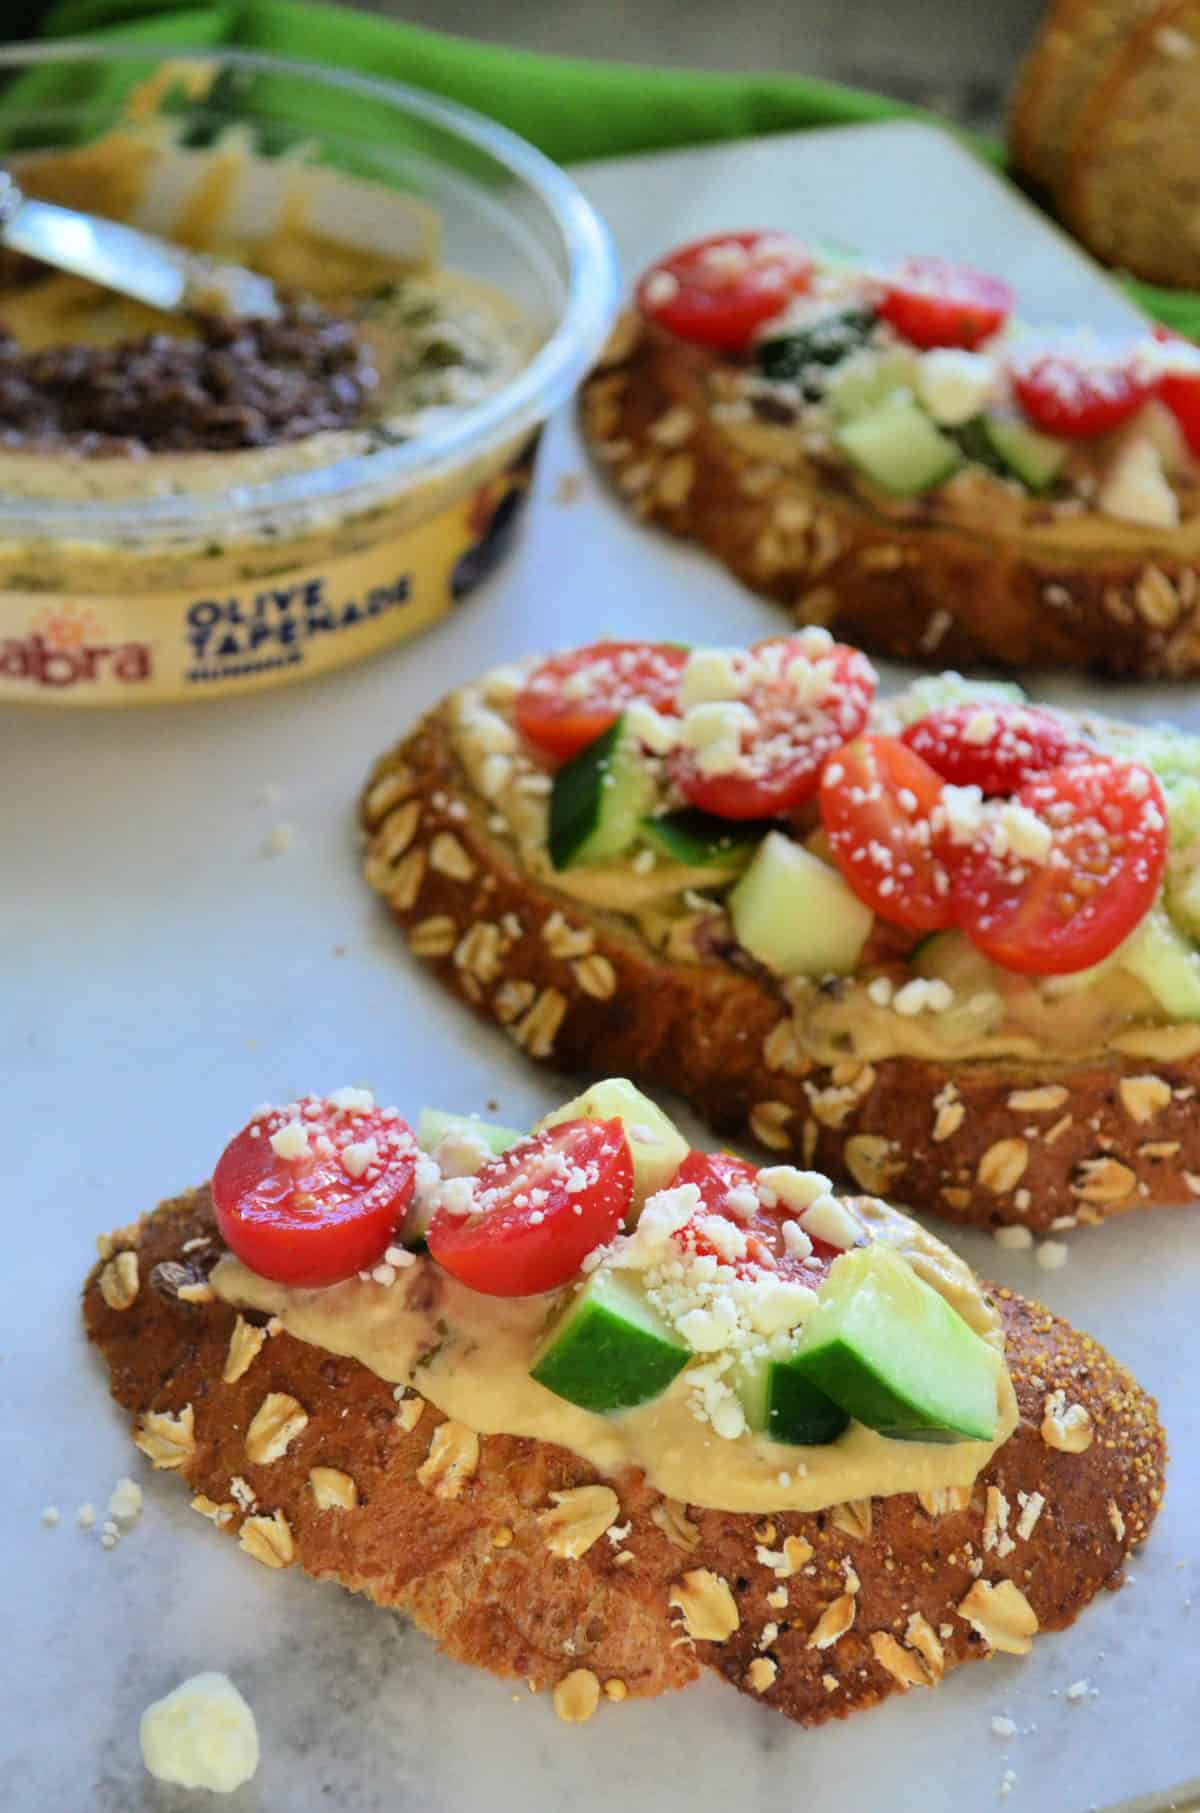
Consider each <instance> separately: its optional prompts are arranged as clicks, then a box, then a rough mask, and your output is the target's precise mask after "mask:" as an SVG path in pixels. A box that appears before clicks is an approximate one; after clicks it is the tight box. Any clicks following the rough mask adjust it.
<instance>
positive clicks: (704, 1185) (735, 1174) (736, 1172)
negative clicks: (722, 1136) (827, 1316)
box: [670, 1152, 840, 1290]
mask: <svg viewBox="0 0 1200 1813" xmlns="http://www.w3.org/2000/svg"><path fill="white" fill-rule="evenodd" d="M757 1178H758V1171H757V1170H756V1168H755V1167H754V1166H753V1165H748V1164H747V1163H746V1161H745V1159H742V1158H735V1157H734V1156H733V1154H732V1153H730V1152H689V1153H688V1155H687V1157H686V1158H685V1159H684V1161H683V1163H682V1164H681V1165H680V1167H679V1169H678V1171H677V1172H676V1173H675V1176H674V1178H673V1179H672V1182H671V1186H670V1187H671V1188H672V1189H673V1190H674V1189H676V1188H677V1187H678V1186H679V1185H680V1184H685V1183H693V1184H695V1185H696V1188H697V1189H698V1190H699V1192H700V1201H701V1203H702V1205H703V1206H702V1208H701V1210H700V1215H702V1216H707V1215H721V1216H724V1217H725V1218H726V1219H727V1220H729V1221H732V1222H733V1223H734V1225H735V1226H736V1227H739V1228H740V1229H741V1230H742V1233H743V1234H744V1235H745V1237H746V1253H745V1256H744V1257H739V1258H736V1259H734V1260H732V1261H731V1260H729V1259H728V1258H727V1257H726V1256H725V1255H724V1254H723V1253H722V1252H721V1251H720V1249H719V1248H718V1246H717V1245H716V1244H715V1242H713V1241H712V1240H711V1239H710V1238H709V1237H708V1236H707V1235H706V1234H705V1232H704V1229H703V1227H698V1226H697V1225H696V1224H695V1222H689V1223H688V1224H687V1226H686V1227H684V1228H682V1229H681V1230H680V1232H679V1233H678V1234H677V1235H676V1237H675V1238H676V1239H677V1240H678V1242H679V1243H680V1245H682V1246H684V1247H686V1248H687V1249H688V1250H689V1251H692V1252H700V1253H712V1254H713V1255H714V1256H715V1257H716V1258H718V1259H720V1260H721V1262H722V1263H723V1264H726V1265H728V1264H732V1265H733V1269H734V1270H735V1271H736V1272H739V1273H741V1274H743V1275H744V1274H745V1273H746V1272H747V1271H753V1270H755V1269H759V1270H766V1271H771V1272H777V1273H778V1274H779V1275H780V1277H783V1278H794V1279H795V1280H796V1281H797V1282H798V1283H800V1284H807V1285H809V1286H810V1288H811V1289H812V1290H819V1289H820V1286H821V1281H822V1279H823V1278H824V1276H825V1274H826V1272H827V1271H828V1270H829V1267H830V1266H831V1265H832V1264H833V1262H834V1260H835V1259H836V1258H837V1256H838V1252H839V1250H840V1249H839V1248H838V1247H835V1246H830V1245H829V1243H828V1242H827V1241H825V1240H812V1239H811V1237H810V1244H811V1247H812V1251H811V1253H810V1254H808V1255H807V1259H808V1260H815V1261H816V1263H815V1264H810V1263H807V1261H806V1259H801V1258H800V1257H799V1256H798V1255H797V1253H796V1252H795V1251H794V1250H793V1249H792V1248H790V1247H789V1246H788V1244H787V1242H786V1241H785V1240H784V1237H783V1224H784V1222H785V1221H794V1220H795V1219H796V1217H795V1216H794V1215H793V1214H791V1212H790V1211H789V1210H788V1209H786V1208H784V1207H782V1206H779V1207H776V1208H771V1209H768V1208H764V1207H763V1205H762V1203H761V1202H758V1203H757V1206H756V1207H755V1208H753V1209H752V1210H751V1211H750V1213H749V1214H747V1213H746V1212H745V1209H744V1208H743V1207H742V1205H740V1204H739V1206H738V1208H736V1209H735V1208H732V1207H731V1206H730V1203H729V1193H730V1191H731V1190H739V1191H744V1190H746V1189H750V1190H753V1189H754V1188H755V1184H756V1181H757Z"/></svg>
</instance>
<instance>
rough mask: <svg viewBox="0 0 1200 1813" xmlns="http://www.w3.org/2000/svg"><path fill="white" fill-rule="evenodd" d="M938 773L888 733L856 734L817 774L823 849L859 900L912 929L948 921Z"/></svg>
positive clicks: (936, 926)
mask: <svg viewBox="0 0 1200 1813" xmlns="http://www.w3.org/2000/svg"><path fill="white" fill-rule="evenodd" d="M942 787H943V783H942V779H941V776H940V775H938V774H936V773H935V772H934V770H933V769H932V768H931V767H930V766H929V763H928V762H926V761H923V760H922V759H921V757H920V756H919V755H917V754H916V753H915V751H914V750H912V749H909V748H908V746H907V744H905V743H901V742H898V741H897V740H896V738H894V737H880V736H869V737H859V738H858V740H857V741H856V742H853V743H850V744H848V745H847V747H846V748H845V749H843V750H841V751H840V752H839V753H838V754H837V755H836V756H835V757H834V759H833V760H832V761H831V762H829V763H828V765H827V766H826V769H825V772H824V774H823V775H822V776H821V791H820V805H821V824H822V825H823V827H824V830H825V835H826V838H827V839H828V841H829V850H830V854H831V855H832V857H833V860H834V862H835V863H836V864H837V866H838V868H839V869H840V870H841V873H842V875H843V877H844V878H845V880H846V881H847V882H848V883H849V885H850V887H851V888H853V890H854V892H855V893H856V894H857V895H858V897H859V899H860V900H863V901H865V902H866V904H867V905H868V906H869V907H874V909H875V911H876V912H877V913H878V914H879V915H880V917H881V918H883V919H888V920H890V921H891V922H892V923H893V924H894V925H903V926H908V927H909V928H910V929H911V930H912V931H919V932H936V931H938V930H939V929H940V928H941V927H942V926H946V925H952V924H953V922H954V912H953V908H952V906H951V902H950V871H949V868H948V866H947V859H948V855H949V846H948V843H947V842H946V840H945V837H944V835H943V834H942V833H940V832H939V831H938V830H937V829H936V828H935V822H936V821H935V819H934V814H935V812H936V809H937V807H938V806H939V805H940V803H941V798H942Z"/></svg>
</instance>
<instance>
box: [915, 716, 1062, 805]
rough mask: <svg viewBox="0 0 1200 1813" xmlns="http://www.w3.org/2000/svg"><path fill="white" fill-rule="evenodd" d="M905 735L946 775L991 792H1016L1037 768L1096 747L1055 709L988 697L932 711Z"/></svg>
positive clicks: (962, 784)
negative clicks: (1071, 729)
mask: <svg viewBox="0 0 1200 1813" xmlns="http://www.w3.org/2000/svg"><path fill="white" fill-rule="evenodd" d="M901 741H902V742H905V743H907V744H908V747H909V748H910V749H915V750H916V752H917V754H918V755H919V756H920V757H921V758H922V759H923V760H924V761H926V762H928V763H929V766H930V767H931V768H932V769H933V770H934V772H935V773H937V774H940V775H941V777H942V779H943V780H944V781H952V782H953V783H954V785H955V786H956V787H971V786H974V787H978V788H979V789H980V790H981V792H983V793H985V794H989V795H990V794H1010V793H1015V792H1016V791H1017V789H1018V787H1022V786H1024V784H1025V782H1026V781H1028V780H1031V779H1032V778H1033V776H1034V775H1035V774H1041V773H1042V772H1043V771H1044V770H1045V769H1047V768H1059V767H1061V766H1062V765H1063V763H1064V762H1068V761H1075V760H1080V761H1082V760H1086V759H1087V757H1088V756H1089V755H1090V754H1092V753H1093V752H1092V751H1091V750H1090V749H1088V747H1087V746H1086V745H1085V744H1083V743H1081V742H1079V740H1078V738H1072V737H1071V735H1070V733H1069V732H1068V730H1067V729H1066V727H1065V725H1064V724H1063V723H1062V722H1061V721H1060V720H1059V719H1058V718H1056V717H1054V716H1053V714H1052V713H1051V712H1048V711H1040V710H1039V709H1038V708H1037V706H1035V705H1009V704H1003V703H1000V702H996V703H993V702H992V701H990V700H986V699H981V700H978V701H977V702H976V703H974V704H971V705H946V706H944V707H943V708H942V709H941V710H940V711H931V712H928V713H927V714H926V715H925V717H923V718H918V719H917V722H916V723H915V724H910V725H909V727H908V729H907V730H906V731H905V732H904V733H903V736H902V738H901Z"/></svg>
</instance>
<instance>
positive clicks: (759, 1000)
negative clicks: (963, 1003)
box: [362, 710, 1200, 1232]
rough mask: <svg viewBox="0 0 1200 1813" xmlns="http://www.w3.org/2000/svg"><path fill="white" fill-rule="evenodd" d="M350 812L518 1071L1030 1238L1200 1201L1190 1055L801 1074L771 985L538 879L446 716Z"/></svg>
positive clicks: (381, 887) (374, 860)
mask: <svg viewBox="0 0 1200 1813" xmlns="http://www.w3.org/2000/svg"><path fill="white" fill-rule="evenodd" d="M362 816H363V822H364V825H365V827H366V830H367V832H368V834H369V838H370V847H369V851H368V855H367V861H366V876H367V879H368V881H369V882H370V884H371V886H372V887H373V888H374V889H375V890H376V891H377V892H378V893H379V894H381V895H382V896H383V898H384V899H385V900H386V901H387V903H388V905H389V906H390V908H391V910H392V912H393V913H394V914H395V916H396V918H397V919H398V920H399V921H400V923H401V924H402V925H403V926H404V928H405V931H406V934H407V937H408V943H409V948H410V949H411V950H412V951H413V952H414V954H415V955H417V956H420V957H424V958H425V959H426V960H427V961H428V962H430V963H431V964H432V965H433V967H434V969H435V971H436V973H437V975H438V976H439V978H440V979H441V980H442V981H443V982H444V983H446V984H447V985H448V986H449V987H450V988H451V989H452V990H453V991H454V992H455V993H456V994H458V995H460V996H461V997H462V998H463V999H464V1000H466V1001H469V1002H470V1003H471V1004H472V1006H474V1007H475V1008H477V1009H478V1010H479V1012H481V1013H482V1014H484V1015H485V1016H487V1017H488V1018H490V1019H493V1020H495V1021H498V1022H499V1024H501V1025H502V1026H504V1027H505V1028H506V1029H507V1031H508V1032H509V1034H510V1035H511V1036H512V1037H513V1038H514V1039H515V1040H516V1042H517V1044H518V1045H520V1046H521V1047H522V1048H523V1050H525V1051H526V1052H527V1053H528V1054H529V1056H530V1057H533V1058H539V1059H542V1060H545V1061H546V1062H549V1063H552V1064H554V1065H555V1066H556V1067H557V1068H558V1069H559V1070H564V1071H580V1072H591V1073H597V1072H608V1073H609V1074H616V1073H620V1072H627V1073H628V1074H630V1075H632V1076H635V1077H638V1078H640V1079H641V1080H643V1081H646V1082H649V1083H652V1084H655V1085H657V1086H659V1087H660V1088H664V1089H671V1090H674V1091H675V1092H676V1093H677V1094H679V1095H681V1096H683V1098H684V1099H685V1100H686V1101H688V1102H690V1104H691V1105H692V1107H693V1108H694V1109H695V1110H696V1111H697V1113H699V1114H701V1115H703V1116H704V1118H705V1119H706V1120H708V1121H709V1123H710V1124H711V1125H712V1126H713V1127H714V1128H716V1129H717V1130H718V1131H719V1132H722V1133H728V1134H732V1135H742V1136H744V1135H746V1134H749V1135H750V1136H752V1137H753V1138H755V1139H756V1140H757V1141H758V1142H759V1143H760V1144H761V1145H764V1146H766V1147H767V1148H768V1149H769V1150H771V1151H773V1152H776V1153H779V1154H780V1155H786V1156H788V1157H796V1158H798V1159H799V1160H800V1161H801V1162H802V1163H803V1164H806V1165H816V1166H818V1167H819V1168H820V1169H822V1170H824V1171H827V1172H829V1173H830V1174H831V1175H833V1176H835V1177H839V1178H842V1179H849V1180H850V1181H851V1182H852V1183H854V1184H856V1185H858V1186H859V1187H860V1188H862V1189H864V1190H869V1191H871V1192H872V1193H873V1194H876V1195H881V1196H891V1197H894V1198H895V1199H896V1200H898V1201H900V1202H911V1203H918V1204H920V1205H921V1206H922V1207H924V1208H929V1209H931V1210H935V1211H936V1212H937V1213H938V1214H940V1215H944V1216H946V1217H948V1218H949V1219H950V1220H953V1221H960V1222H968V1223H975V1224H980V1225H984V1226H996V1225H1000V1224H1002V1223H1022V1224H1024V1225H1025V1226H1027V1227H1030V1228H1032V1229H1035V1230H1037V1231H1039V1232H1045V1231H1047V1230H1049V1229H1050V1227H1051V1226H1052V1225H1053V1224H1054V1222H1056V1221H1058V1220H1059V1219H1060V1218H1061V1217H1064V1216H1070V1217H1073V1218H1075V1219H1077V1220H1078V1221H1080V1222H1096V1221H1100V1220H1101V1219H1103V1218H1104V1217H1105V1216H1108V1215H1115V1214H1120V1213H1123V1212H1125V1211H1126V1210H1130V1209H1137V1208H1147V1207H1151V1206H1153V1205H1156V1204H1162V1203H1178V1202H1185V1201H1188V1200H1190V1199H1192V1198H1194V1197H1196V1196H1197V1195H1200V1124H1198V1122H1197V1118H1196V1115H1195V1112H1194V1108H1195V1102H1194V1097H1195V1093H1196V1090H1197V1087H1198V1086H1200V1058H1198V1057H1194V1056H1193V1057H1191V1058H1187V1059H1183V1060H1179V1061H1177V1062H1174V1063H1160V1062H1156V1063H1155V1064H1154V1066H1153V1070H1152V1073H1151V1072H1150V1071H1148V1069H1147V1063H1146V1060H1145V1059H1144V1058H1143V1059H1131V1058H1124V1059H1118V1058H1116V1057H1114V1058H1113V1059H1112V1060H1111V1061H1105V1062H1103V1063H1091V1064H1087V1065H1078V1064H1076V1065H1072V1064H1065V1063H1059V1064H1055V1063H1051V1062H1040V1063H1038V1064H1037V1065H1036V1066H1031V1065H1028V1064H1023V1063H1015V1062H1006V1063H994V1062H989V1063H984V1062H977V1061H975V1062H961V1063H956V1064H953V1065H946V1064H941V1063H931V1062H926V1061H923V1060H918V1059H914V1058H906V1057H900V1058H891V1059H888V1060H886V1061H882V1062H879V1063H877V1064H868V1063H864V1062H861V1061H846V1062H843V1063H839V1064H836V1065H833V1066H829V1065H822V1064H817V1063H815V1062H813V1061H811V1060H809V1059H807V1058H805V1057H804V1056H803V1055H802V1054H801V1053H800V1051H799V1049H798V1047H797V1044H796V1042H795V1039H794V1037H793V1036H792V1031H791V1029H792V1014H791V1009H790V1008H789V1006H788V1004H787V1002H786V1001H785V999H784V996H783V994H782V992H781V989H780V987H779V986H778V985H777V984H776V983H775V982H774V981H773V980H772V979H771V978H770V977H768V976H767V975H766V974H765V973H757V974H750V973H748V972H747V971H746V970H745V969H742V968H738V967H735V966H734V965H733V964H731V963H730V962H728V961H727V960H726V958H725V957H724V956H722V955H721V954H720V953H719V952H706V951H703V950H701V949H699V948H695V947H694V948H693V949H692V951H691V955H690V960H685V959H684V958H683V957H682V956H681V957H679V958H675V957H673V956H672V957H668V956H665V955H664V954H663V953H662V952H660V951H658V950H656V949H654V948H653V947H652V946H651V945H649V944H648V943H647V942H646V941H645V940H644V939H643V938H642V936H641V935H640V933H639V932H638V930H637V927H636V925H635V923H634V921H633V920H632V919H629V918H626V917H624V916H622V915H619V914H615V913H611V912H603V911H600V910H597V909H595V908H590V907H587V906H583V905H581V904H580V902H579V901H577V900H573V899H571V898H569V897H568V896H567V895H566V894H563V893H560V892H559V891H558V890H557V889H556V888H554V887H553V886H552V885H551V884H549V883H544V882H541V881H539V880H536V879H534V878H533V877H532V876H531V875H530V874H529V872H528V871H527V869H525V868H524V867H523V865H522V864H521V861H520V859H519V856H518V854H517V851H516V848H515V846H514V844H513V843H512V841H511V840H510V839H509V838H507V837H505V836H503V835H501V834H500V833H499V832H498V831H497V830H496V829H494V828H493V826H492V824H491V822H490V819H491V814H490V811H489V807H488V804H487V802H486V801H485V800H483V799H482V798H481V797H480V796H479V795H478V794H477V793H476V792H475V791H474V790H473V788H472V786H471V784H470V781H469V779H468V777H467V774H466V772H465V770H464V768H463V766H462V764H461V762H460V760H459V758H458V756H457V754H456V751H455V747H454V743H453V740H452V737H451V734H450V731H449V727H448V723H447V719H446V716H445V714H444V710H438V711H434V712H433V713H431V714H430V716H429V717H427V718H426V719H425V720H424V722H423V723H422V724H421V725H420V726H419V727H418V728H417V730H416V731H415V732H414V733H413V734H412V735H411V736H410V737H408V738H407V739H406V740H405V741H404V742H403V743H401V744H399V745H398V746H397V748H395V749H394V750H392V751H391V752H390V753H389V754H388V755H386V756H384V757H383V758H382V760H381V761H380V762H379V763H378V764H377V765H376V767H375V770H374V773H373V775H372V778H371V781H370V783H369V785H368V787H367V789H366V792H365V794H364V797H363V804H362Z"/></svg>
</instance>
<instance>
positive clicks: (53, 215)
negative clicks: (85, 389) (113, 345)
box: [0, 170, 279, 316]
mask: <svg viewBox="0 0 1200 1813" xmlns="http://www.w3.org/2000/svg"><path fill="white" fill-rule="evenodd" d="M0 245H3V246H7V247H8V248H9V250H10V251H13V252H21V253H23V254H24V255H25V257H27V258H35V259H37V261H38V262H39V263H40V264H48V265H53V266H54V268H55V269H56V270H60V271H69V272H71V274H72V275H73V276H76V277H86V278H89V279H90V280H91V282H93V283H96V284H99V285H100V287H101V288H102V289H106V290H115V291H116V292H117V293H118V295H122V296H132V297H133V298H134V299H135V300H136V301H138V302H145V303H149V305H150V306H151V307H152V308H157V309H164V310H166V311H167V312H168V313H182V312H186V311H189V310H197V309H203V310H209V311H215V312H217V313H221V314H230V315H258V316H264V315H266V316H274V315H277V314H278V313H279V301H278V298H277V297H276V294H275V287H274V285H273V284H272V283H270V282H269V281H268V279H267V278H265V277H260V276H258V275H257V273H256V272H254V271H248V270H245V269H244V268H243V267H242V266H241V265H236V264H224V263H222V262H221V261H220V260H218V259H215V258H209V257H206V256H205V255H204V254H203V253H201V252H189V251H187V250H185V248H184V247H182V246H176V245H171V244H170V243H169V242H168V241H167V240H165V239H159V238H158V237H157V235H155V234H153V233H143V232H142V231H141V230H140V229H139V228H137V227H130V226H126V225H125V223H124V222H123V221H117V220H106V219H104V217H103V216H102V215H99V214H83V213H80V212H79V211H78V210H77V209H75V208H61V207H59V206H58V205H57V204H56V203H54V202H48V201H36V200H34V198H33V197H32V196H28V195H25V194H24V193H23V192H22V190H21V188H20V186H19V185H18V183H17V182H16V181H15V180H14V178H13V177H12V176H11V175H10V174H9V173H8V172H7V171H5V170H0Z"/></svg>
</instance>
